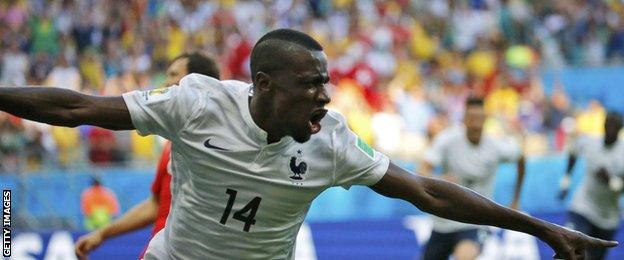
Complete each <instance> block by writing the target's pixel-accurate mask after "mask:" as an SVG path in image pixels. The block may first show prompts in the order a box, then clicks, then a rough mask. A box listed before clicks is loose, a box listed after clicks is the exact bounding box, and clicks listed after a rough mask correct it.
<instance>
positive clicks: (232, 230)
mask: <svg viewBox="0 0 624 260" xmlns="http://www.w3.org/2000/svg"><path fill="white" fill-rule="evenodd" d="M250 64H251V65H250V69H251V72H252V75H253V76H252V81H253V84H247V83H244V82H240V81H234V80H225V81H219V80H217V79H214V78H211V77H207V76H204V75H200V74H190V75H188V76H186V77H184V78H183V79H182V80H180V86H173V87H171V88H168V89H166V90H161V91H133V92H129V93H125V94H123V95H122V96H115V97H100V96H91V95H85V94H81V93H78V92H75V91H71V90H66V89H61V88H52V87H17V88H15V87H13V88H11V87H4V88H0V110H3V111H6V112H9V113H13V114H15V115H16V116H20V117H24V118H27V119H30V120H35V121H40V122H44V123H48V124H54V125H63V126H71V127H75V126H78V125H82V124H90V125H97V126H100V127H105V128H108V129H112V130H130V129H136V130H137V131H138V132H139V133H140V134H142V135H149V134H157V135H161V136H163V137H165V138H167V139H169V140H171V141H172V153H171V154H172V159H171V162H172V163H171V165H172V169H173V172H175V173H176V175H175V176H174V177H175V179H174V181H173V185H174V186H173V187H172V189H171V191H172V202H171V212H170V214H169V216H168V219H167V220H168V224H167V225H166V226H165V228H164V229H163V230H161V231H160V232H158V233H157V234H156V235H155V236H154V237H153V238H152V240H151V241H150V243H149V246H148V249H147V252H146V253H145V259H292V258H294V255H295V254H294V253H295V252H294V250H295V239H296V236H297V233H298V232H299V228H300V227H301V225H302V224H303V221H304V219H305V217H306V215H307V212H308V209H309V208H310V206H311V204H312V201H313V200H314V199H315V198H316V197H317V196H318V195H319V194H321V193H322V192H323V191H324V190H326V189H328V188H330V187H338V186H340V187H344V188H346V189H348V188H350V187H351V186H353V185H364V186H368V187H370V188H371V189H372V190H374V191H375V192H377V193H379V194H381V195H383V196H387V197H391V198H399V199H403V200H405V201H408V202H410V203H412V204H413V205H414V206H416V207H418V208H420V209H422V210H423V211H425V212H429V213H431V214H435V215H438V216H440V217H444V218H449V219H453V220H456V221H462V222H466V223H472V224H479V225H493V226H498V227H501V228H506V229H512V230H516V231H520V232H524V233H528V234H531V235H534V236H537V237H539V238H540V239H542V240H543V241H545V242H546V243H548V244H549V245H550V246H551V247H552V248H553V249H554V250H555V252H556V253H557V254H558V255H559V256H560V257H564V258H566V259H582V258H583V257H584V253H585V250H586V249H587V248H590V247H613V246H616V245H617V242H615V241H604V240H599V239H596V238H592V237H589V236H587V235H584V234H582V233H580V232H577V231H572V230H569V229H566V228H563V227H560V226H557V225H555V224H552V223H548V222H546V221H543V220H539V219H536V218H533V217H531V216H528V215H525V214H522V213H520V212H518V211H516V210H512V209H508V208H505V207H503V206H500V205H498V204H496V203H494V202H492V201H491V200H489V199H487V198H485V197H483V196H480V195H478V194H477V193H475V192H472V191H471V190H469V189H466V188H463V187H461V186H458V185H455V184H452V183H449V182H446V181H441V180H436V179H432V178H427V177H423V176H419V175H415V174H411V173H409V172H407V171H405V170H404V169H402V168H400V167H398V166H397V165H395V164H394V163H392V162H390V160H389V158H388V157H387V156H385V155H384V154H381V153H379V152H376V151H375V150H374V149H372V148H371V147H370V146H368V145H367V144H365V143H364V142H363V141H362V140H361V139H359V138H358V137H357V135H355V133H353V132H352V131H351V130H350V129H349V128H348V126H347V123H346V119H345V118H344V116H342V115H341V114H340V113H338V112H335V111H328V110H327V109H325V105H327V104H328V103H329V102H330V100H331V99H330V97H329V94H328V92H327V89H326V84H327V83H328V82H329V72H328V70H327V56H326V54H325V52H324V51H323V47H322V46H321V45H320V43H318V42H317V41H316V40H314V39H313V38H312V37H310V36H309V35H307V34H305V33H302V32H298V31H294V30H290V29H278V30H273V31H270V32H268V33H266V34H265V35H264V36H262V37H261V38H260V40H258V42H257V43H256V45H255V46H254V48H253V50H252V53H251V59H250ZM293 158H294V163H293Z"/></svg>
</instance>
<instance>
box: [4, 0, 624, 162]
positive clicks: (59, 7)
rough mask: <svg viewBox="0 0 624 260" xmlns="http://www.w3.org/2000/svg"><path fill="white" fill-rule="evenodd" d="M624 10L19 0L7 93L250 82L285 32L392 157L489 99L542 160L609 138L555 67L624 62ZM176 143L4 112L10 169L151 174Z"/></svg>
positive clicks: (496, 129)
mask: <svg viewBox="0 0 624 260" xmlns="http://www.w3.org/2000/svg"><path fill="white" fill-rule="evenodd" d="M623 17H624V3H623V2H622V1H619V0H583V1H581V0H553V1H534V0H393V1H382V0H362V1H355V0H274V1H237V0H219V1H198V0H108V1H104V0H81V1H74V0H28V1H27V0H7V1H2V2H1V3H0V24H2V25H1V26H0V46H1V48H0V83H1V84H2V85H3V86H12V85H19V86H22V85H43V86H55V87H62V88H67V89H71V90H76V91H81V92H84V93H89V94H99V95H119V94H121V93H123V92H127V91H132V90H145V89H151V88H156V87H163V82H164V78H165V75H164V72H165V69H166V67H167V65H168V63H169V61H170V60H171V59H173V58H174V57H176V56H178V55H180V54H182V53H185V52H190V51H202V52H206V53H210V54H213V55H214V56H215V57H217V58H218V59H219V63H220V65H221V75H222V76H221V78H222V79H239V80H243V81H250V80H249V78H250V76H249V67H248V60H249V54H250V52H251V48H252V47H253V43H254V42H255V41H256V40H257V39H258V38H259V37H260V36H261V35H262V34H263V33H265V32H267V31H269V30H271V29H273V28H279V27H288V28H293V29H299V30H303V31H305V32H307V33H309V34H311V35H312V36H313V37H315V38H316V39H317V40H319V41H320V42H321V43H322V45H323V46H324V48H325V52H326V53H327V55H328V60H329V69H330V74H331V75H330V76H331V84H330V86H329V87H330V90H331V92H332V98H333V101H332V105H331V106H333V107H334V108H335V109H337V110H340V111H341V112H343V113H344V114H345V115H346V116H347V118H348V120H349V124H350V126H351V128H352V129H353V130H354V131H355V132H357V134H358V135H359V136H360V137H362V138H363V139H364V140H366V141H367V142H369V143H371V144H373V145H374V146H375V147H376V148H377V149H379V150H381V151H383V152H386V153H388V154H390V155H392V156H394V157H395V158H400V159H404V160H408V161H416V160H418V157H419V155H420V153H421V151H422V150H423V147H425V146H426V145H427V144H428V142H429V140H430V138H431V137H432V136H434V135H435V134H436V133H438V132H439V131H440V130H442V129H444V128H445V127H446V126H448V125H450V124H454V123H459V122H461V120H462V117H463V108H464V101H465V99H466V97H468V96H480V97H483V98H484V99H485V103H486V109H487V111H488V112H489V115H490V119H489V120H488V121H487V123H486V131H488V132H489V133H491V134H500V133H502V132H504V130H505V129H507V128H520V129H522V131H524V132H525V133H526V138H525V140H524V142H525V150H526V151H527V152H528V153H531V154H545V153H549V152H553V151H560V150H561V149H563V147H564V146H565V138H566V136H567V134H568V133H569V132H570V131H572V130H571V129H572V128H574V129H576V130H577V131H580V132H583V133H588V134H600V131H601V129H602V127H601V123H600V122H601V121H602V120H604V114H605V108H603V107H602V105H601V104H600V103H599V102H597V101H592V102H590V104H589V105H588V106H587V107H583V108H580V107H573V106H572V104H573V102H571V100H569V98H568V95H567V94H566V93H565V86H562V85H561V84H556V86H555V88H554V91H553V93H552V94H551V95H546V94H545V93H544V89H543V86H542V83H541V80H540V78H539V74H538V73H539V71H540V70H542V69H545V68H554V69H558V68H563V67H568V66H583V67H593V66H610V65H621V64H622V63H624V18H623ZM161 143H162V140H159V139H157V138H156V137H140V136H138V135H137V134H136V133H135V132H134V131H123V132H111V131H108V130H104V129H100V128H96V127H90V126H82V127H79V128H76V129H70V128H63V127H51V126H48V125H44V124H39V123H34V122H30V121H26V120H21V119H18V118H15V117H13V116H10V115H7V114H1V115H0V172H29V171H38V170H42V169H48V168H50V167H52V168H66V169H67V168H74V167H90V166H92V165H98V166H106V165H125V166H128V165H149V166H152V164H151V163H153V162H154V161H155V159H156V158H157V157H158V154H159V151H160V144H161Z"/></svg>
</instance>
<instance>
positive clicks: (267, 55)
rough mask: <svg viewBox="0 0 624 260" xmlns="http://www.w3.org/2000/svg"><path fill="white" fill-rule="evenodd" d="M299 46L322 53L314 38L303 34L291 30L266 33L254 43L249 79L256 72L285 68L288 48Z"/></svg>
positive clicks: (253, 76)
mask: <svg viewBox="0 0 624 260" xmlns="http://www.w3.org/2000/svg"><path fill="white" fill-rule="evenodd" d="M293 46H299V47H301V48H304V49H306V50H309V51H322V50H323V47H322V46H321V44H320V43H318V42H317V41H316V40H314V38H312V37H310V35H307V34H305V33H303V32H300V31H296V30H292V29H277V30H273V31H270V32H268V33H267V34H265V35H264V36H262V37H261V38H260V40H258V42H256V45H254V47H253V49H252V51H251V58H250V62H249V63H250V64H249V65H250V67H251V78H252V80H253V79H254V78H255V75H256V73H258V71H263V72H266V73H270V72H272V71H275V70H278V69H280V68H282V67H283V66H287V65H288V62H286V61H287V58H288V56H286V54H288V53H290V52H291V51H292V49H291V48H290V47H293Z"/></svg>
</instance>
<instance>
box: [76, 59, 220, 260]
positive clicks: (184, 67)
mask: <svg viewBox="0 0 624 260" xmlns="http://www.w3.org/2000/svg"><path fill="white" fill-rule="evenodd" d="M190 73H199V74H203V75H206V76H210V77H213V78H216V79H219V66H218V64H217V62H216V61H215V60H214V59H212V58H211V57H208V56H206V55H203V54H200V53H187V54H183V55H180V56H178V57H176V58H175V59H173V61H172V62H171V65H169V68H167V78H166V80H165V83H164V84H165V85H164V87H170V86H173V85H178V84H180V79H182V77H184V76H186V75H187V74H190ZM170 156H171V142H169V141H167V143H166V144H165V147H164V149H163V152H162V155H161V157H160V161H159V163H158V169H157V170H156V178H155V179H154V181H153V182H152V196H150V197H149V198H148V199H146V200H144V201H143V202H141V203H139V204H137V205H136V206H134V207H133V208H131V209H130V210H129V211H128V212H126V214H124V215H123V216H122V217H121V218H119V219H117V220H116V221H114V222H113V223H110V224H108V225H106V226H104V227H102V228H100V229H98V230H95V231H93V232H91V233H89V234H86V235H84V236H82V237H80V238H79V239H78V241H77V242H76V255H78V256H79V257H81V258H84V257H86V256H87V254H89V253H90V252H91V251H93V250H95V249H96V248H97V247H98V246H100V245H101V244H102V243H103V242H104V241H106V240H107V239H109V238H112V237H116V236H119V235H123V234H125V233H128V232H132V231H135V230H137V229H140V228H143V227H145V226H147V225H149V224H154V228H153V229H152V235H151V236H150V238H151V237H153V236H154V234H156V233H157V232H158V231H160V230H161V229H163V228H164V227H165V223H166V221H167V216H168V215H169V208H170V206H171V189H170V183H171V171H170V164H169V158H170Z"/></svg>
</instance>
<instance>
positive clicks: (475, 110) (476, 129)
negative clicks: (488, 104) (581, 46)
mask: <svg viewBox="0 0 624 260" xmlns="http://www.w3.org/2000/svg"><path fill="white" fill-rule="evenodd" d="M486 117H487V116H486V115H485V109H484V108H483V99H481V98H474V97H471V98H468V100H466V113H465V114H464V124H465V125H466V135H467V137H468V140H469V141H470V142H471V143H473V144H477V143H479V141H480V140H481V133H483V124H484V123H485V119H486Z"/></svg>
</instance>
